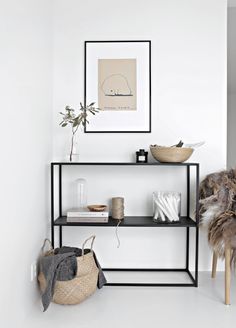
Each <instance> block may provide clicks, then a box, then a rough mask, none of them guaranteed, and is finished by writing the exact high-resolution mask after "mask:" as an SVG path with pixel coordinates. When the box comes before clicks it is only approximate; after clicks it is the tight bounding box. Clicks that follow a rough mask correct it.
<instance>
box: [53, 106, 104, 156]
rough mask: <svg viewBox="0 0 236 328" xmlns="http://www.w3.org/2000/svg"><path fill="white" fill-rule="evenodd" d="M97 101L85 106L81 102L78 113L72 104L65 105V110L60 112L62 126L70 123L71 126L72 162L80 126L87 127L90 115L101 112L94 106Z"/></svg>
mask: <svg viewBox="0 0 236 328" xmlns="http://www.w3.org/2000/svg"><path fill="white" fill-rule="evenodd" d="M94 105H95V103H94V102H93V103H91V104H90V105H88V106H86V105H85V106H83V105H82V103H80V108H79V112H78V113H77V114H76V112H75V110H74V109H73V108H71V107H70V106H66V107H65V112H64V113H62V112H60V114H61V115H62V121H61V122H60V124H59V125H60V126H61V127H63V128H64V127H66V126H67V125H69V126H70V127H71V132H72V136H71V144H70V156H69V160H70V162H72V161H73V154H74V146H75V136H76V132H77V131H78V128H79V127H80V126H83V127H84V128H85V125H86V124H89V121H88V115H89V114H92V115H96V113H98V112H99V108H96V107H94Z"/></svg>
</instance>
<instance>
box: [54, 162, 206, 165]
mask: <svg viewBox="0 0 236 328" xmlns="http://www.w3.org/2000/svg"><path fill="white" fill-rule="evenodd" d="M51 165H103V166H105V165H117V166H119V165H120V166H199V163H188V162H186V163H160V162H150V163H136V162H52V163H51Z"/></svg>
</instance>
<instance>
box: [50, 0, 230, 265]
mask: <svg viewBox="0 0 236 328" xmlns="http://www.w3.org/2000/svg"><path fill="white" fill-rule="evenodd" d="M226 6H227V3H226V1H225V0H180V1H175V0H148V1H135V0H130V1H126V0H121V1H119V2H112V3H111V2H110V1H108V0H101V1H96V2H95V1H92V0H87V1H83V2H82V1H76V0H57V1H55V2H54V60H53V62H54V90H53V94H54V97H53V99H54V119H53V121H54V132H53V134H54V147H53V149H54V159H55V160H63V159H64V158H65V155H66V153H68V151H67V148H68V140H69V139H68V138H69V130H66V129H65V130H62V129H61V128H59V127H58V123H59V115H58V112H59V111H61V110H63V108H64V106H65V105H66V104H70V105H72V106H74V107H78V105H79V102H80V101H82V100H83V88H84V85H83V81H84V80H83V60H84V58H83V49H84V48H83V47H84V41H85V40H116V39H117V40H119V39H121V40H122V39H127V40H132V39H134V40H135V39H150V40H151V41H152V94H153V96H152V133H151V134H82V133H80V136H79V139H80V156H81V160H84V161H86V160H87V161H113V160H118V161H131V160H133V154H134V152H135V151H136V150H137V149H139V148H146V149H147V148H148V146H149V145H150V144H153V143H158V144H167V145H168V144H173V143H175V142H177V141H179V140H180V139H182V140H184V141H186V142H194V141H199V140H205V141H206V145H205V146H204V147H202V148H201V149H199V150H197V151H196V152H195V153H194V154H193V156H192V158H191V160H192V161H196V162H200V163H201V176H202V177H203V176H204V175H205V174H206V173H209V172H212V171H215V170H220V169H224V168H225V166H226V16H227V15H226V14H227V8H226ZM115 170H116V171H110V170H107V169H102V168H100V169H94V170H91V169H85V168H84V169H83V170H82V171H78V170H77V171H76V169H73V175H71V174H68V175H67V178H66V181H67V182H68V185H71V183H72V181H73V179H75V178H76V177H81V176H85V177H87V179H88V180H89V186H90V193H89V201H90V202H94V201H96V202H103V201H108V199H109V198H110V197H111V196H112V195H115V194H124V195H125V197H126V214H135V213H134V212H135V211H136V212H138V213H140V214H145V213H146V214H147V213H150V211H151V208H150V200H149V199H150V197H151V191H152V190H155V189H165V188H171V189H183V186H184V185H183V182H182V178H183V177H184V172H182V171H181V172H179V171H178V172H176V171H174V170H171V169H162V170H161V171H158V169H156V170H155V171H151V172H147V171H146V169H144V170H143V171H142V172H140V171H138V170H140V168H138V169H137V170H132V172H130V171H128V170H127V171H124V170H122V169H115ZM151 174H152V175H151ZM140 175H141V176H142V180H141V181H142V183H140V184H139V181H140V180H138V179H139V178H140ZM173 176H174V181H173ZM114 177H115V178H116V179H115V180H114ZM122 177H123V180H122ZM144 177H147V178H146V179H145V178H144ZM153 177H155V179H153ZM130 178H131V179H132V183H128V182H127V179H130ZM112 179H113V180H112ZM69 181H70V182H69ZM155 181H156V182H155ZM65 198H66V203H65V209H66V207H69V203H70V201H69V198H70V197H69V191H68V190H67V191H66V195H65ZM142 198H143V200H142ZM67 200H68V201H67ZM141 212H145V213H141ZM136 214H137V213H136ZM157 230H158V229H157ZM92 232H95V233H96V234H97V236H98V238H97V243H96V249H97V252H98V253H99V255H100V257H101V258H102V262H103V263H105V264H106V265H114V266H116V265H119V264H124V265H130V266H132V265H137V266H138V265H140V266H142V264H143V265H146V266H155V264H156V265H162V266H165V265H166V266H169V265H171V264H172V265H176V266H178V265H183V258H182V257H181V256H180V250H183V248H184V238H185V235H184V232H183V231H180V230H177V229H173V230H171V231H170V229H169V230H166V229H163V230H158V231H156V230H155V231H153V230H151V229H144V230H142V231H141V230H138V229H136V230H132V229H126V230H122V231H120V233H121V238H122V246H121V248H120V249H118V250H117V249H116V243H115V240H114V230H112V229H93V230H91V229H90V230H89V229H88V228H83V229H80V230H78V229H76V228H71V229H67V230H66V231H65V239H64V242H65V243H68V244H69V243H70V244H75V243H76V242H78V243H80V242H81V241H82V239H83V238H84V237H85V236H88V235H89V234H91V233H92ZM165 243H166V244H165ZM178 243H179V244H180V248H178ZM168 244H170V245H171V247H168ZM144 245H145V247H146V248H144V247H143V246H144ZM164 245H167V247H164ZM131 247H133V248H132V249H133V250H135V255H134V251H133V252H132V251H131V253H130V254H129V255H124V252H125V250H126V249H127V248H129V249H130V248H131ZM169 248H171V249H169ZM153 249H156V250H157V252H153ZM147 254H148V255H147ZM150 254H152V255H150ZM161 262H162V264H160V263H161ZM209 267H210V256H209V252H208V248H207V242H206V236H205V235H202V238H201V253H200V269H201V270H205V269H209Z"/></svg>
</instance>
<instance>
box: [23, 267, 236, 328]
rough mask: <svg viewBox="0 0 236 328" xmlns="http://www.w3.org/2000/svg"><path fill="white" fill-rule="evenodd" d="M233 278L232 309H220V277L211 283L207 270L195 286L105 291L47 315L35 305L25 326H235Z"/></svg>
mask: <svg viewBox="0 0 236 328" xmlns="http://www.w3.org/2000/svg"><path fill="white" fill-rule="evenodd" d="M233 280H234V281H233V282H232V289H231V305H230V306H225V305H224V275H223V273H221V272H220V273H217V278H216V279H215V280H212V279H211V278H210V273H209V272H202V273H200V275H199V287H198V288H194V287H187V288H182V287H175V288H172V287H171V288H170V287H168V288H165V287H160V288H152V287H151V288H148V287H145V288H144V287H142V288H141V287H139V288H138V287H104V288H103V289H102V290H99V291H97V292H96V293H95V294H94V295H93V296H91V297H90V298H89V299H87V300H86V301H85V302H83V303H81V304H80V305H76V306H61V305H56V304H51V305H50V307H49V309H48V310H47V311H46V312H45V313H43V312H42V309H41V307H39V311H38V313H36V314H35V313H34V314H32V317H31V318H28V320H27V322H25V324H24V327H26V328H28V327H30V328H31V327H32V328H35V327H40V328H42V327H43V328H54V327H55V328H61V327H63V328H64V327H66V328H72V327H78V328H92V327H95V328H100V327H101V328H106V327H109V328H110V327H112V328H118V327H119V328H121V327H122V328H126V327H131V328H132V327H135V328H139V327H140V328H141V327H145V328H146V327H157V328H159V327H160V328H166V327H167V328H168V327H181V328H185V327H186V328H190V327H191V328H195V327H196V328H199V327H203V328H205V327H206V328H211V327H214V328H218V327H219V328H223V327H230V326H231V327H233V326H235V324H236V281H235V279H234V278H233ZM17 328H18V327H17Z"/></svg>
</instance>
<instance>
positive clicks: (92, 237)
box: [82, 235, 96, 256]
mask: <svg viewBox="0 0 236 328" xmlns="http://www.w3.org/2000/svg"><path fill="white" fill-rule="evenodd" d="M95 238H96V236H95V235H92V236H91V237H89V238H87V239H86V240H85V241H84V243H83V245H82V256H84V246H85V244H86V243H87V242H88V241H89V240H90V239H92V241H91V246H90V250H91V251H92V250H93V243H94V239H95Z"/></svg>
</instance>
